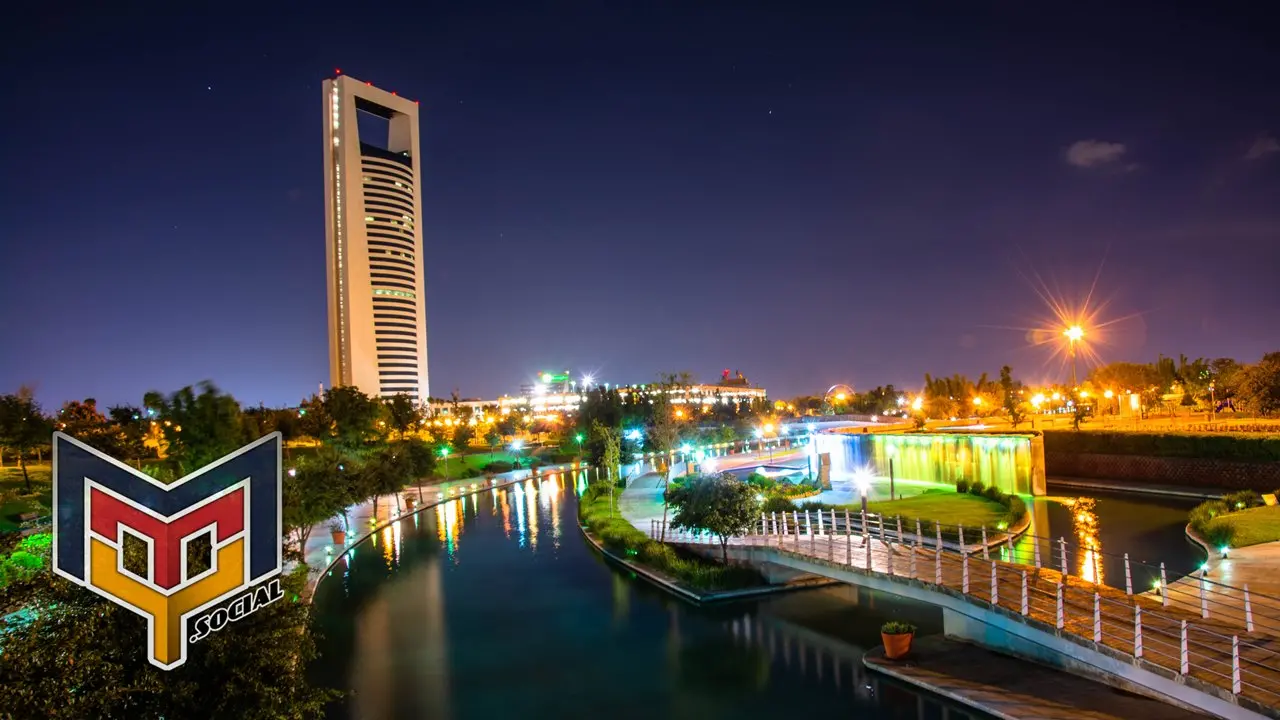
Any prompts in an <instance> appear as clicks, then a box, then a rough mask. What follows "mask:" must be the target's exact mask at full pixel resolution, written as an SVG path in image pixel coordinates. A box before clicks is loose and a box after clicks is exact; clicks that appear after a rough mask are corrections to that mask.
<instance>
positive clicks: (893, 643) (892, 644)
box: [880, 633, 915, 660]
mask: <svg viewBox="0 0 1280 720" xmlns="http://www.w3.org/2000/svg"><path fill="white" fill-rule="evenodd" d="M913 637H915V634H914V633H898V634H894V635H889V634H887V633H880V642H882V643H884V656H885V657H887V658H889V659H890V660H898V659H900V658H903V657H906V655H907V653H909V652H911V638H913Z"/></svg>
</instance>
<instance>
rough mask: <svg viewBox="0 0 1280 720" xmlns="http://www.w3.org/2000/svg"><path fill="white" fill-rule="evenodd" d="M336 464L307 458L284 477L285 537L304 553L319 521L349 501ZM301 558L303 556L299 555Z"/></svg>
mask: <svg viewBox="0 0 1280 720" xmlns="http://www.w3.org/2000/svg"><path fill="white" fill-rule="evenodd" d="M349 501H350V498H348V497H347V493H346V487H345V481H344V479H343V478H342V477H341V476H340V474H339V471H338V469H337V466H336V465H334V464H332V463H329V462H325V461H324V460H323V459H320V458H308V459H306V460H304V461H303V462H301V463H299V465H298V467H296V468H293V469H292V470H291V471H289V472H287V473H285V475H284V477H282V478H281V512H282V520H283V524H284V531H285V535H286V537H289V538H291V539H292V541H293V542H294V543H296V544H297V547H298V552H299V553H305V552H306V549H307V540H308V538H310V537H311V529H312V528H313V527H315V525H316V523H319V522H323V521H324V520H327V519H328V518H331V517H333V516H334V515H337V514H338V513H340V512H342V511H343V509H344V508H346V506H347V505H348V504H349ZM299 559H301V558H299Z"/></svg>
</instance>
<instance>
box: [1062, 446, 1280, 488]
mask: <svg viewBox="0 0 1280 720" xmlns="http://www.w3.org/2000/svg"><path fill="white" fill-rule="evenodd" d="M1044 457H1045V469H1046V471H1047V473H1048V475H1050V476H1051V477H1062V478H1068V477H1072V478H1098V479H1106V480H1135V481H1142V482H1151V483H1159V484H1161V485H1182V486H1185V487H1201V488H1222V489H1224V490H1258V491H1260V492H1271V491H1273V490H1275V489H1277V488H1280V463H1246V462H1231V461H1229V460H1204V459H1198V458H1162V457H1150V456H1145V455H1099V454H1093V453H1062V452H1053V451H1046V452H1045V455H1044Z"/></svg>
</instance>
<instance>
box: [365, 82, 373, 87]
mask: <svg viewBox="0 0 1280 720" xmlns="http://www.w3.org/2000/svg"><path fill="white" fill-rule="evenodd" d="M365 85H368V86H369V87H373V83H371V82H366V83H365Z"/></svg>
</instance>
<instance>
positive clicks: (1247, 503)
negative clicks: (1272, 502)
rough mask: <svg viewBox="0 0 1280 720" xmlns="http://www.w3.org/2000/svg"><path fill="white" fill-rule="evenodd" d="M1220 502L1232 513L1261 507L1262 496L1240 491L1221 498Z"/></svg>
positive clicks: (1252, 492)
mask: <svg viewBox="0 0 1280 720" xmlns="http://www.w3.org/2000/svg"><path fill="white" fill-rule="evenodd" d="M1222 501H1223V502H1225V503H1226V504H1227V507H1228V508H1230V509H1231V511H1232V512H1235V511H1236V510H1244V509H1246V508H1251V507H1259V506H1260V505H1262V504H1263V503H1262V496H1261V495H1259V494H1258V493H1256V492H1254V491H1252V490H1240V491H1238V492H1233V493H1228V494H1226V495H1223V496H1222Z"/></svg>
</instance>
